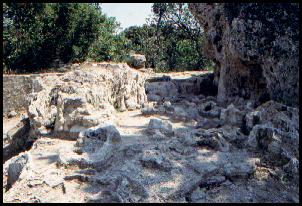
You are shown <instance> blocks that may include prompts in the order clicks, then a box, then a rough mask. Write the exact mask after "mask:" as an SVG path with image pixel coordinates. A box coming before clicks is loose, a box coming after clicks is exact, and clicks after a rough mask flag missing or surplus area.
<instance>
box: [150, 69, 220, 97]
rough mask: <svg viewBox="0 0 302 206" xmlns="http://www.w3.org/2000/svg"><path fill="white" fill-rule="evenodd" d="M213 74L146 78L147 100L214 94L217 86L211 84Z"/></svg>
mask: <svg viewBox="0 0 302 206" xmlns="http://www.w3.org/2000/svg"><path fill="white" fill-rule="evenodd" d="M213 80H214V74H213V73H208V74H203V75H200V76H193V77H191V78H183V79H172V78H171V77H170V76H165V75H164V76H163V77H155V78H150V79H147V81H146V86H145V87H146V94H147V95H148V101H162V100H169V101H171V100H172V101H173V100H177V99H178V97H179V96H188V95H204V96H216V95H217V86H216V85H215V84H213Z"/></svg>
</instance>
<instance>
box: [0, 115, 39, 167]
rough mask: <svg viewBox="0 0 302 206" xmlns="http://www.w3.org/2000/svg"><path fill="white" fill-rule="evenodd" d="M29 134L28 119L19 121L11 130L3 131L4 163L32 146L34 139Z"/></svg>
mask: <svg viewBox="0 0 302 206" xmlns="http://www.w3.org/2000/svg"><path fill="white" fill-rule="evenodd" d="M29 132H30V122H29V119H28V117H25V118H23V119H21V120H20V121H18V122H17V123H16V124H15V125H13V126H12V128H11V129H10V130H8V131H5V130H3V159H2V161H3V163H4V162H5V161H7V160H8V159H10V158H12V157H13V156H15V155H17V154H18V153H20V152H22V151H24V150H27V149H29V148H30V147H31V146H32V144H33V142H34V138H32V137H31V136H30V135H29Z"/></svg>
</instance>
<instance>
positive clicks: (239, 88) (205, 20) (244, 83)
mask: <svg viewBox="0 0 302 206" xmlns="http://www.w3.org/2000/svg"><path fill="white" fill-rule="evenodd" d="M189 8H190V10H191V12H192V13H193V14H194V16H195V17H196V18H197V20H199V22H200V24H201V26H202V27H203V28H204V32H205V38H206V39H205V48H204V53H205V55H206V56H207V57H209V58H210V59H212V60H213V61H214V62H215V63H216V68H215V72H214V73H215V82H216V83H217V84H218V96H217V98H218V101H219V102H230V101H232V98H233V97H236V96H239V97H242V98H244V99H251V100H255V101H256V103H258V104H259V103H263V102H265V101H267V100H270V99H272V100H275V101H279V102H283V103H285V104H287V105H298V104H299V65H298V60H299V5H298V4H295V3H278V4H265V5H263V4H258V3H248V4H246V3H242V4H238V3H221V4H220V3H191V4H190V5H189Z"/></svg>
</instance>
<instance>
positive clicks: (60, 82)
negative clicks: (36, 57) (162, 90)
mask: <svg viewBox="0 0 302 206" xmlns="http://www.w3.org/2000/svg"><path fill="white" fill-rule="evenodd" d="M37 83H39V84H40V85H41V87H42V88H43V89H42V90H41V91H40V92H38V93H32V94H31V95H30V97H29V102H30V104H29V107H28V114H29V118H30V120H31V123H32V126H33V130H34V131H35V132H38V133H40V134H48V133H49V132H50V131H54V132H55V133H59V134H60V133H64V134H67V133H68V134H69V135H71V134H73V133H74V135H71V136H73V137H75V138H76V137H77V134H78V133H79V132H80V131H82V130H83V129H86V128H89V127H93V126H96V125H98V124H101V123H104V122H108V121H109V120H110V118H111V116H112V114H114V112H115V109H117V110H119V111H125V110H133V109H137V108H140V107H141V105H142V104H143V103H144V102H145V101H146V100H147V96H146V94H145V88H144V83H145V76H144V75H143V74H142V73H140V72H138V71H136V70H134V69H131V68H130V67H128V66H127V65H126V64H99V65H97V66H95V67H91V66H90V67H86V68H81V69H77V70H73V71H70V72H67V73H66V74H64V75H62V76H48V77H45V78H43V79H42V78H40V79H39V78H38V79H37Z"/></svg>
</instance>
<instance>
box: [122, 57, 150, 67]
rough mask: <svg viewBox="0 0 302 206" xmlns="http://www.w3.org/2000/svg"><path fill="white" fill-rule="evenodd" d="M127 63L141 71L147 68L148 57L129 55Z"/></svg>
mask: <svg viewBox="0 0 302 206" xmlns="http://www.w3.org/2000/svg"><path fill="white" fill-rule="evenodd" d="M126 61H127V64H128V65H129V66H130V67H133V68H136V69H141V68H145V64H146V57H145V56H144V55H141V54H129V55H128V57H127V59H126Z"/></svg>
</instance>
